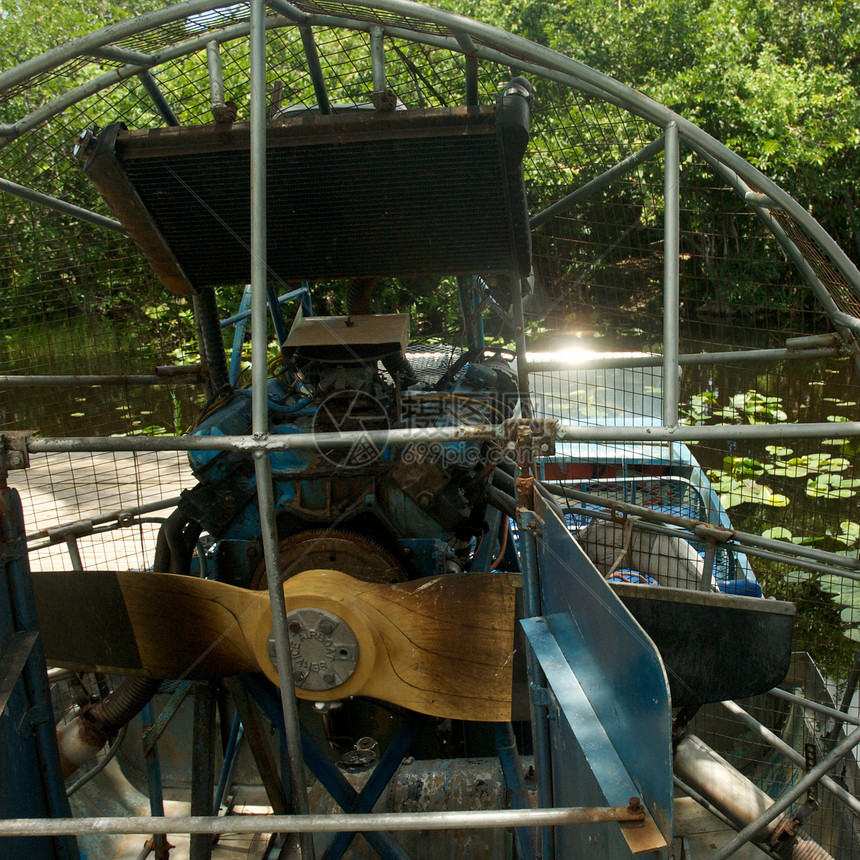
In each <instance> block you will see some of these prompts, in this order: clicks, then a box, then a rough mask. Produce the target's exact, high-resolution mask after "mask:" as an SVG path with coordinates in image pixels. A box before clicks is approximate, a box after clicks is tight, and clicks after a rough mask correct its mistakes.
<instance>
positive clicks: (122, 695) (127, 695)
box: [87, 676, 161, 737]
mask: <svg viewBox="0 0 860 860" xmlns="http://www.w3.org/2000/svg"><path fill="white" fill-rule="evenodd" d="M160 686H161V679H160V678H138V677H132V676H129V677H126V678H124V679H123V681H122V682H121V683H120V685H119V686H118V687H117V688H116V690H114V692H113V693H111V694H110V695H109V696H108V697H107V698H105V699H102V701H100V702H97V703H96V704H95V705H93V706H92V707H91V708H90V710H89V712H88V714H87V718H88V719H89V720H91V721H92V722H93V723H94V724H95V725H96V727H97V728H98V729H99V730H100V731H101V732H102V733H103V734H105V735H106V736H108V737H110V736H112V735H114V734H116V733H117V732H118V731H119V730H120V729H121V728H122V727H123V726H124V725H126V724H127V723H128V722H129V721H130V720H131V719H132V718H133V717H136V716H137V715H138V714H139V713H140V712H141V710H142V709H143V706H144V705H145V704H146V703H147V702H148V701H149V700H150V699H151V698H152V697H153V696H154V695H155V694H156V693H157V692H158V688H159V687H160Z"/></svg>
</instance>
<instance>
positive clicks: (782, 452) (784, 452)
mask: <svg viewBox="0 0 860 860" xmlns="http://www.w3.org/2000/svg"><path fill="white" fill-rule="evenodd" d="M764 450H765V451H767V453H768V454H772V455H773V456H774V457H783V458H785V457H790V456H791V455H792V454H793V453H794V449H793V448H784V447H783V446H782V445H765V448H764Z"/></svg>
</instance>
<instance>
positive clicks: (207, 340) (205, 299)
mask: <svg viewBox="0 0 860 860" xmlns="http://www.w3.org/2000/svg"><path fill="white" fill-rule="evenodd" d="M195 305H196V308H197V316H198V321H199V323H200V333H201V335H202V337H203V345H204V347H205V349H206V362H207V364H208V365H209V382H210V384H211V386H212V393H213V394H214V393H216V392H218V391H221V389H222V388H228V387H229V386H230V371H229V369H228V368H227V355H226V352H225V350H224V335H223V334H222V332H221V321H220V320H219V319H218V306H217V305H216V303H215V290H213V289H212V288H211V287H210V288H207V289H204V290H201V291H200V293H199V294H198V295H197V296H196V302H195Z"/></svg>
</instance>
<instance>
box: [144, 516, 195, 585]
mask: <svg viewBox="0 0 860 860" xmlns="http://www.w3.org/2000/svg"><path fill="white" fill-rule="evenodd" d="M201 531H202V526H201V525H200V523H198V522H196V521H194V520H189V519H188V517H187V516H186V515H185V514H184V513H183V512H182V511H181V510H179V509H178V508H177V509H176V510H175V511H174V512H173V513H172V514H171V515H170V516H169V517H168V518H167V519H166V520H165V522H164V524H163V525H162V526H161V528H160V529H159V532H158V539H157V541H156V543H155V562H154V567H153V569H154V570H155V571H157V572H158V573H177V574H180V575H181V576H188V575H189V572H190V570H191V557H192V556H193V555H194V548H195V547H196V545H197V538H198V537H200V532H201Z"/></svg>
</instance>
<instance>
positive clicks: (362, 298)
mask: <svg viewBox="0 0 860 860" xmlns="http://www.w3.org/2000/svg"><path fill="white" fill-rule="evenodd" d="M375 286H376V278H353V279H352V280H351V281H350V282H349V286H348V287H347V290H346V312H347V313H348V314H349V315H350V316H353V315H355V316H366V315H367V314H369V313H370V294H371V293H372V292H373V288H374V287H375Z"/></svg>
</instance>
